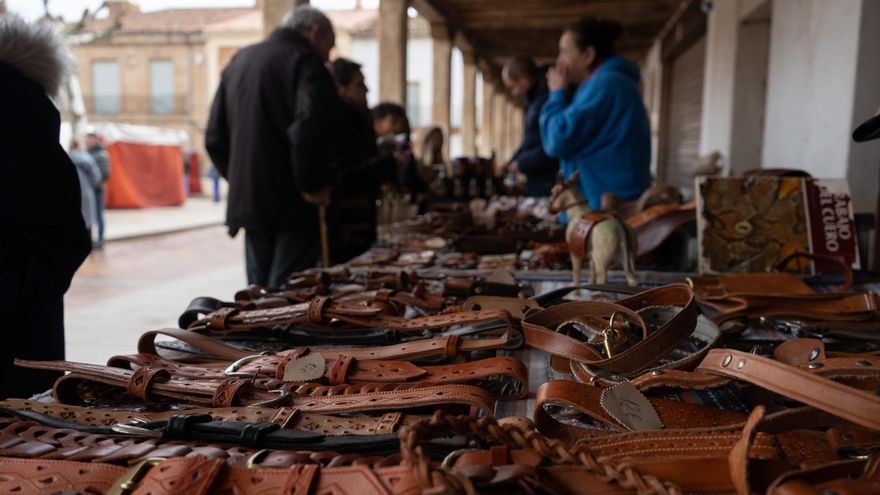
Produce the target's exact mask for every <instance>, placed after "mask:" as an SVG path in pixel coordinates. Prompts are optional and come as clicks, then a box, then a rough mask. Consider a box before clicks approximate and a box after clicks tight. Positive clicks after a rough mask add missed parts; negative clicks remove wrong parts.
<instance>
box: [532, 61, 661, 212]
mask: <svg viewBox="0 0 880 495" xmlns="http://www.w3.org/2000/svg"><path fill="white" fill-rule="evenodd" d="M639 79H640V77H639V69H638V68H637V67H636V66H635V65H634V64H633V63H632V62H630V61H628V60H626V59H624V58H621V57H619V56H613V57H610V58H608V59H607V60H605V61H604V62H603V63H602V65H601V66H600V67H599V70H597V71H596V72H595V73H594V74H593V75H592V76H590V78H589V79H587V80H586V81H584V82H583V83H581V85H580V87H578V89H577V92H575V94H574V98H573V99H572V101H571V103H569V102H568V99H567V97H566V92H565V90H562V89H559V90H556V91H553V92H552V93H550V97H549V98H548V99H547V103H545V104H544V108H543V110H542V111H541V141H542V142H543V143H544V150H545V151H546V152H547V154H548V155H550V156H555V157H557V158H559V162H560V168H561V169H562V173H563V175H564V176H565V177H566V178H567V177H571V175H572V174H573V173H574V171H575V170H580V185H581V190H582V191H583V193H584V196H585V197H586V198H587V200H588V201H589V203H590V208H591V209H593V210H598V209H599V207H600V201H601V198H602V194H603V193H606V192H610V193H614V194H616V195H617V196H619V197H621V198H623V199H636V198H638V197H639V195H640V194H641V193H642V192H643V191H644V190H645V189H647V188H648V186H650V185H651V170H650V168H651V131H650V127H649V124H648V115H647V113H646V112H645V105H644V103H642V95H641V93H640V92H639V87H638V83H639Z"/></svg>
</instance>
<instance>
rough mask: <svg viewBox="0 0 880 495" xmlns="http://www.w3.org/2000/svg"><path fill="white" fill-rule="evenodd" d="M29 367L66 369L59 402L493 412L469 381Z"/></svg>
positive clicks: (58, 385)
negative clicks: (107, 394) (106, 393)
mask: <svg viewBox="0 0 880 495" xmlns="http://www.w3.org/2000/svg"><path fill="white" fill-rule="evenodd" d="M16 364H17V365H19V366H24V367H27V368H35V369H49V370H59V371H70V373H69V374H67V375H65V376H63V377H61V378H59V379H58V381H56V382H55V386H54V387H53V388H52V394H53V397H54V398H55V400H57V401H58V402H60V403H62V404H78V403H80V402H81V398H80V392H81V390H80V389H79V385H80V384H92V385H99V384H103V385H109V386H111V387H116V388H121V389H123V390H125V391H126V392H127V393H128V395H130V396H132V397H134V398H136V399H140V400H145V401H148V400H150V399H149V398H150V397H151V396H157V397H164V398H167V399H171V400H176V401H183V403H184V404H196V405H207V406H211V407H233V406H242V405H244V406H247V405H250V406H261V407H272V406H282V405H289V406H291V407H295V408H297V409H300V410H302V411H307V412H311V413H325V414H340V413H349V412H366V411H397V410H400V409H412V408H418V407H425V406H436V405H464V406H469V407H475V408H477V409H480V410H483V411H485V412H487V413H489V414H491V412H492V410H493V408H494V407H493V406H494V400H493V399H492V398H491V396H490V395H489V393H488V392H486V391H484V390H483V389H481V388H479V387H474V386H472V385H457V384H450V385H426V384H419V383H412V384H360V385H338V386H324V385H319V384H314V383H285V382H280V381H279V380H275V379H271V378H257V379H242V378H228V379H226V380H189V379H182V378H178V377H174V376H172V375H171V373H169V372H168V370H165V369H161V368H158V369H157V368H140V369H138V370H136V371H131V370H125V369H121V368H115V367H110V366H99V365H94V364H84V363H71V362H67V361H24V360H16Z"/></svg>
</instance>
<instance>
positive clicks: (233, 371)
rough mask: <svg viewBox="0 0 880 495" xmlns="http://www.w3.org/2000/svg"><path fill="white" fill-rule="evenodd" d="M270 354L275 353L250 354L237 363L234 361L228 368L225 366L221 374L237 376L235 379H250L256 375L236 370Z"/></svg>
mask: <svg viewBox="0 0 880 495" xmlns="http://www.w3.org/2000/svg"><path fill="white" fill-rule="evenodd" d="M272 354H275V353H274V352H272V351H263V352H261V353H259V354H252V355H250V356H245V357H243V358H241V359H239V360H238V361H236V362H234V363H232V364H230V365H229V366H227V367H226V369H225V370H224V371H223V373H224V374H225V375H226V376H237V377H243V378H252V377H254V376H255V375H256V373H246V372H243V371H238V369H239V368H241V367H242V366H244V365H246V364H248V363H250V362H251V361H256V360H257V359H259V358H261V357H263V356H271V355H272Z"/></svg>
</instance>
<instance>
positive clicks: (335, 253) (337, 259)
mask: <svg viewBox="0 0 880 495" xmlns="http://www.w3.org/2000/svg"><path fill="white" fill-rule="evenodd" d="M330 72H331V74H332V75H333V79H334V80H335V81H336V89H337V91H338V92H339V96H340V97H341V98H342V101H343V102H344V104H345V106H344V110H345V117H346V118H345V122H344V124H345V125H347V126H348V127H349V132H348V134H349V135H350V136H351V139H350V140H349V143H348V146H347V153H346V157H345V159H344V161H342V162H340V163H339V166H338V170H337V179H336V184H335V188H334V194H333V200H332V202H331V205H330V207H329V208H328V211H327V219H328V233H329V238H330V239H331V242H330V262H331V263H333V264H337V263H344V262H346V261H348V260H350V259H352V258H354V257H355V256H357V255H359V254H361V253H363V252H364V251H366V250H367V249H369V248H370V246H372V245H373V243H374V242H375V241H376V200H378V199H379V186H380V185H381V184H382V183H383V182H393V181H395V180H396V174H397V168H398V161H399V162H401V164H404V163H406V162H405V160H408V155H407V154H405V153H393V152H391V151H390V150H384V151H382V152H380V150H379V147H378V145H377V144H376V132H375V130H374V128H373V119H372V115H371V114H370V110H369V108H368V107H367V92H368V91H369V89H368V88H367V85H366V84H365V83H364V74H363V72H362V71H361V66H360V64H357V63H355V62H353V61H351V60H348V59H344V58H338V59H336V60H334V61H333V63H332V64H330ZM395 158H396V159H395Z"/></svg>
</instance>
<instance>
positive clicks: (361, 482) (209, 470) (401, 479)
mask: <svg viewBox="0 0 880 495" xmlns="http://www.w3.org/2000/svg"><path fill="white" fill-rule="evenodd" d="M3 468H4V469H3V473H4V477H3V478H2V479H0V492H3V493H18V494H20V495H42V494H46V493H63V492H74V493H89V492H92V493H107V494H111V495H118V494H122V493H134V494H138V495H141V494H146V493H150V494H153V495H172V494H180V493H186V494H187V495H207V494H211V493H239V494H242V495H255V494H258V493H292V494H295V495H308V494H313V493H329V492H332V493H336V494H339V495H345V494H361V495H389V494H391V493H396V494H412V495H415V494H416V493H418V487H417V486H414V485H413V484H412V478H411V476H410V475H409V472H410V469H409V468H408V467H405V466H394V467H383V468H371V467H370V466H365V465H352V466H345V467H328V468H322V467H320V466H318V465H315V464H297V465H293V466H291V467H290V468H289V469H275V468H254V467H244V466H228V465H226V464H225V463H224V461H223V460H220V459H210V458H206V457H203V456H200V455H196V456H192V457H175V458H172V459H167V460H165V459H161V458H156V459H147V460H145V461H142V462H141V463H138V464H136V465H135V466H132V467H131V468H125V467H121V466H115V465H112V464H93V463H82V462H69V461H56V460H46V459H8V460H4V465H3ZM122 486H125V487H126V490H125V491H122V488H121V487H122Z"/></svg>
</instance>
